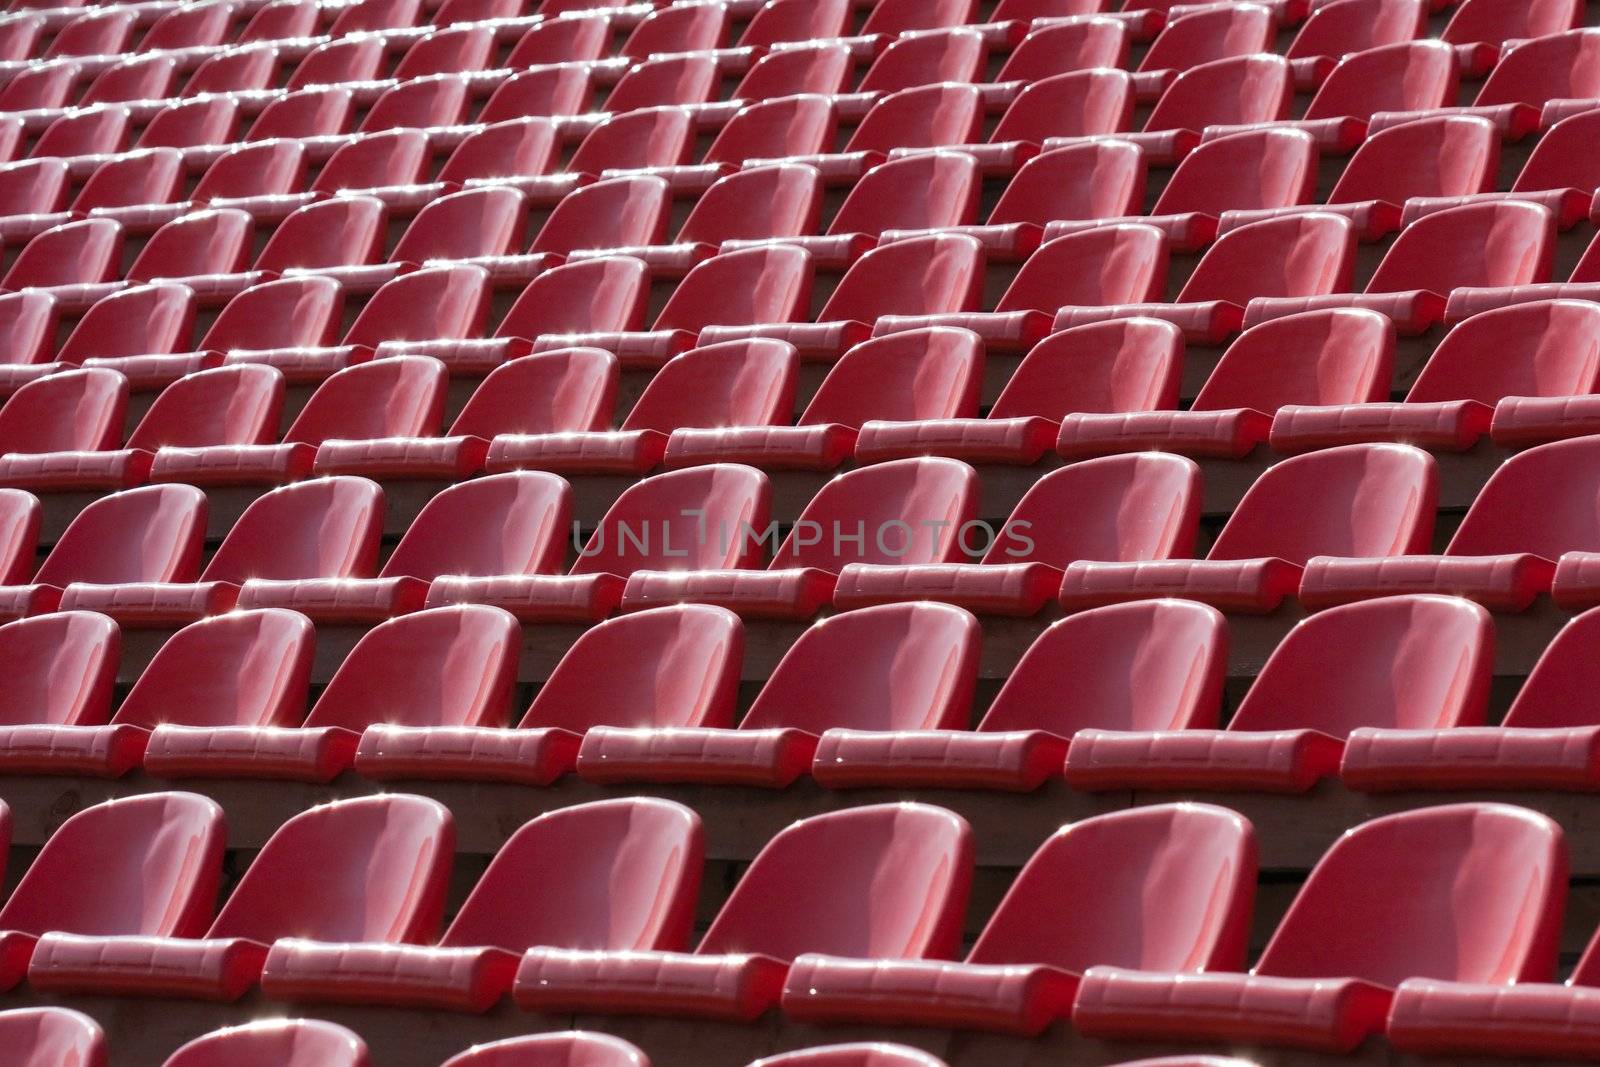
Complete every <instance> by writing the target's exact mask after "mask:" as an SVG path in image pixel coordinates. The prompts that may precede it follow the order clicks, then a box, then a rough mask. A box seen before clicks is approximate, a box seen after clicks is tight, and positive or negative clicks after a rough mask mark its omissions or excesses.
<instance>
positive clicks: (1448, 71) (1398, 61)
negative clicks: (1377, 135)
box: [1305, 41, 1461, 119]
mask: <svg viewBox="0 0 1600 1067" xmlns="http://www.w3.org/2000/svg"><path fill="white" fill-rule="evenodd" d="M1460 85H1461V71H1460V69H1459V67H1458V66H1457V63H1456V52H1455V49H1454V48H1451V47H1450V46H1449V45H1447V44H1445V43H1444V42H1443V41H1404V42H1401V43H1398V44H1390V45H1384V46H1382V47H1380V48H1373V49H1369V50H1367V51H1363V52H1356V53H1354V54H1353V55H1348V56H1345V57H1344V59H1342V60H1340V61H1339V65H1338V66H1336V67H1334V68H1333V73H1331V74H1329V75H1328V77H1327V79H1326V80H1325V81H1323V83H1322V88H1320V89H1318V90H1317V95H1316V96H1313V97H1312V98H1311V103H1310V104H1308V105H1307V106H1306V114H1305V117H1306V118H1308V119H1331V118H1338V117H1340V116H1345V115H1348V116H1350V117H1352V118H1358V119H1370V118H1371V117H1372V116H1373V115H1375V114H1377V113H1378V112H1380V111H1425V110H1428V109H1430V108H1437V107H1448V106H1450V105H1452V104H1454V103H1455V101H1456V93H1457V90H1458V89H1459V87H1460Z"/></svg>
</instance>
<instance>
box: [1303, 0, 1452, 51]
mask: <svg viewBox="0 0 1600 1067" xmlns="http://www.w3.org/2000/svg"><path fill="white" fill-rule="evenodd" d="M1427 27H1428V7H1427V4H1426V2H1425V0H1333V2H1332V3H1328V4H1323V5H1322V6H1321V7H1318V8H1317V9H1316V10H1315V11H1313V12H1311V17H1310V18H1308V19H1306V20H1305V21H1304V22H1302V23H1301V24H1300V32H1298V33H1296V34H1295V37H1294V40H1293V41H1292V42H1290V44H1289V50H1288V51H1287V52H1285V53H1284V54H1285V55H1286V56H1288V57H1289V58H1290V59H1303V58H1307V57H1310V56H1333V57H1339V56H1347V55H1350V54H1351V53H1353V52H1365V51H1367V50H1368V49H1372V48H1381V47H1383V46H1384V45H1386V44H1400V43H1403V42H1405V41H1413V40H1416V39H1417V38H1418V37H1421V36H1422V35H1423V33H1424V32H1425V31H1426V30H1427Z"/></svg>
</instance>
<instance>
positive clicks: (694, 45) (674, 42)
mask: <svg viewBox="0 0 1600 1067" xmlns="http://www.w3.org/2000/svg"><path fill="white" fill-rule="evenodd" d="M727 43H728V13H727V9H725V8H724V7H723V6H722V5H721V4H682V5H678V6H676V7H673V8H665V9H661V10H658V11H652V12H651V13H650V14H649V15H646V16H645V17H644V19H643V20H642V21H640V23H639V25H637V26H635V27H634V30H633V32H632V33H630V34H629V35H628V39H627V40H626V41H624V42H623V43H622V49H621V52H620V54H621V55H624V56H630V57H632V58H634V59H643V58H645V57H646V56H648V55H652V54H654V53H658V52H700V51H704V50H706V49H711V48H721V47H723V46H725V45H726V44H727Z"/></svg>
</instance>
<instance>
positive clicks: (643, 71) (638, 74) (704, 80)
mask: <svg viewBox="0 0 1600 1067" xmlns="http://www.w3.org/2000/svg"><path fill="white" fill-rule="evenodd" d="M721 81H722V77H721V74H720V73H719V71H718V70H717V61H716V59H714V58H713V57H712V56H711V55H709V54H707V53H705V52H699V53H689V54H687V55H669V56H661V57H659V58H656V59H647V60H645V61H643V62H641V63H638V64H636V65H635V66H633V67H631V68H629V70H628V72H627V73H626V74H624V75H623V76H622V78H621V79H620V80H619V81H618V82H617V84H616V85H614V86H613V87H612V89H611V92H610V93H609V94H608V95H607V96H606V110H607V111H610V112H611V113H613V114H622V113H624V112H628V111H638V110H639V109H640V108H646V107H664V106H668V105H683V104H703V103H705V102H706V101H708V100H710V99H711V98H712V96H713V94H714V93H715V92H716V90H717V87H718V85H719V84H721Z"/></svg>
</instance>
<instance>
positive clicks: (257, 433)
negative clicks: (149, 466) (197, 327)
mask: <svg viewBox="0 0 1600 1067" xmlns="http://www.w3.org/2000/svg"><path fill="white" fill-rule="evenodd" d="M283 389H284V386H283V372H282V371H280V370H278V369H277V368H276V367H268V366H265V365H263V364H250V363H240V364H236V365H234V366H229V367H214V368H212V369H211V370H203V371H196V372H195V373H193V374H189V375H185V376H184V377H182V378H180V379H178V380H177V381H175V382H173V383H172V384H171V385H169V386H167V387H166V388H165V389H163V390H161V392H160V394H158V395H157V396H156V399H155V401H154V402H153V403H152V404H151V405H150V408H149V410H147V411H146V412H145V415H144V418H142V419H140V420H139V425H138V426H137V427H136V428H135V429H134V431H133V433H131V434H129V435H128V447H129V448H144V449H149V450H151V451H154V450H155V449H158V448H161V447H163V446H167V445H171V446H176V447H180V448H191V447H200V446H204V445H262V444H270V443H271V442H273V441H274V440H276V439H277V436H278V419H279V416H280V414H281V413H282V411H283Z"/></svg>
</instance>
